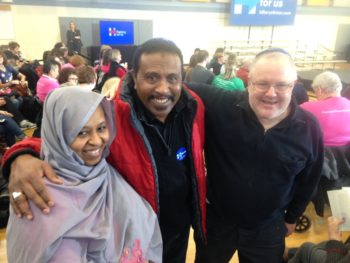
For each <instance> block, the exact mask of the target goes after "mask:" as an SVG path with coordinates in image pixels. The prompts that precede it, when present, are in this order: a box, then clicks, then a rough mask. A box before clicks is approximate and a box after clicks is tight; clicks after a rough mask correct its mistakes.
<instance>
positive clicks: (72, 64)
mask: <svg viewBox="0 0 350 263" xmlns="http://www.w3.org/2000/svg"><path fill="white" fill-rule="evenodd" d="M86 64H87V63H86V60H85V58H83V57H82V56H80V55H73V56H71V57H70V58H69V59H68V63H66V64H64V66H63V68H79V67H81V66H84V65H86Z"/></svg>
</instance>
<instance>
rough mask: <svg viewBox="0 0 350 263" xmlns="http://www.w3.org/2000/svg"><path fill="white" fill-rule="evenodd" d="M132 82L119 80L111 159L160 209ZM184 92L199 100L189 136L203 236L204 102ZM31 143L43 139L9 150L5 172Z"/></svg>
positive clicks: (36, 146) (35, 143)
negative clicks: (115, 128)
mask: <svg viewBox="0 0 350 263" xmlns="http://www.w3.org/2000/svg"><path fill="white" fill-rule="evenodd" d="M130 86H133V83H132V78H131V76H129V75H127V76H126V77H125V78H124V80H123V81H121V82H120V87H119V89H118V94H117V98H116V99H115V111H116V117H117V118H116V125H117V135H116V138H115V139H114V141H113V142H112V145H111V146H110V154H109V156H108V162H109V163H110V164H111V165H112V166H113V167H115V168H116V169H117V170H118V171H119V172H120V174H122V175H123V177H124V178H125V179H126V181H127V182H128V183H129V184H130V185H132V186H133V188H134V189H135V190H136V192H138V193H139V194H140V195H141V196H142V197H144V198H145V199H146V200H147V201H148V202H149V203H150V205H151V206H152V207H153V209H154V211H155V212H156V213H157V212H158V210H159V207H158V205H159V202H158V197H159V191H158V175H157V174H156V169H154V167H155V161H154V158H153V156H151V151H150V146H149V142H148V140H147V138H146V137H145V134H143V133H142V131H143V129H142V128H141V129H140V127H141V123H140V121H139V120H138V119H137V117H136V113H135V111H134V110H133V109H132V108H131V106H130V103H133V98H132V95H131V94H130V92H129V88H130ZM132 88H133V87H132ZM183 92H186V93H187V94H188V96H189V97H190V98H191V99H194V100H195V101H196V104H197V107H196V113H195V117H194V119H193V123H192V134H189V135H188V136H191V138H192V145H191V152H192V155H193V156H192V159H193V164H192V165H193V168H194V171H195V174H193V175H192V176H193V177H194V179H195V180H191V181H195V184H194V185H193V192H194V193H196V200H195V202H193V203H194V204H195V207H194V209H195V212H194V213H193V214H194V216H195V218H194V220H193V222H194V228H195V229H196V230H197V231H199V233H200V235H201V236H202V238H204V237H205V233H206V228H205V224H206V203H205V198H206V176H205V168H204V156H203V147H204V105H203V102H202V100H201V99H200V98H199V97H198V96H197V95H196V94H195V93H194V92H193V91H191V90H189V89H187V87H185V86H184V87H183ZM147 145H148V146H147ZM28 147H30V148H32V150H34V152H38V151H40V140H39V139H36V138H29V139H26V140H24V141H22V142H20V143H17V144H16V145H14V146H13V147H12V148H11V149H10V150H8V151H7V152H6V154H5V155H4V158H3V163H4V164H5V167H6V169H4V170H6V172H5V174H7V173H8V171H9V169H8V168H9V166H10V162H7V161H8V158H9V157H10V158H11V159H14V158H13V157H14V156H18V155H19V154H20V152H21V151H23V149H24V148H28ZM28 151H29V150H28ZM16 152H17V153H16ZM179 216H180V215H179Z"/></svg>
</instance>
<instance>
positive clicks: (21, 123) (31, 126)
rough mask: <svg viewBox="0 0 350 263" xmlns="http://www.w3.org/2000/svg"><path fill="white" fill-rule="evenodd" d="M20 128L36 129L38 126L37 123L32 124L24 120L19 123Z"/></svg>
mask: <svg viewBox="0 0 350 263" xmlns="http://www.w3.org/2000/svg"><path fill="white" fill-rule="evenodd" d="M19 126H20V127H21V128H29V129H31V128H35V127H36V124H35V123H32V122H30V121H27V120H22V121H21V122H20V123H19Z"/></svg>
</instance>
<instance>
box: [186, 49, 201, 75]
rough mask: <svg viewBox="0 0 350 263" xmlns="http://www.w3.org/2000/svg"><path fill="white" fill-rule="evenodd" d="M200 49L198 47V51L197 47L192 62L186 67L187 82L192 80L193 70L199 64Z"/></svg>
mask: <svg viewBox="0 0 350 263" xmlns="http://www.w3.org/2000/svg"><path fill="white" fill-rule="evenodd" d="M199 51H200V49H199V48H198V51H197V48H196V49H195V52H194V54H193V55H192V56H191V57H190V62H189V64H188V66H187V68H185V69H184V73H185V79H184V81H186V82H189V81H190V76H191V72H192V70H193V68H194V67H195V66H196V65H197V55H198V52H199Z"/></svg>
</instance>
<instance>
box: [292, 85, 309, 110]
mask: <svg viewBox="0 0 350 263" xmlns="http://www.w3.org/2000/svg"><path fill="white" fill-rule="evenodd" d="M293 97H294V98H295V100H296V102H297V103H298V105H300V104H303V103H304V102H307V101H309V95H308V94H307V91H306V89H305V87H304V84H303V83H302V82H301V81H296V82H295V84H294V88H293Z"/></svg>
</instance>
